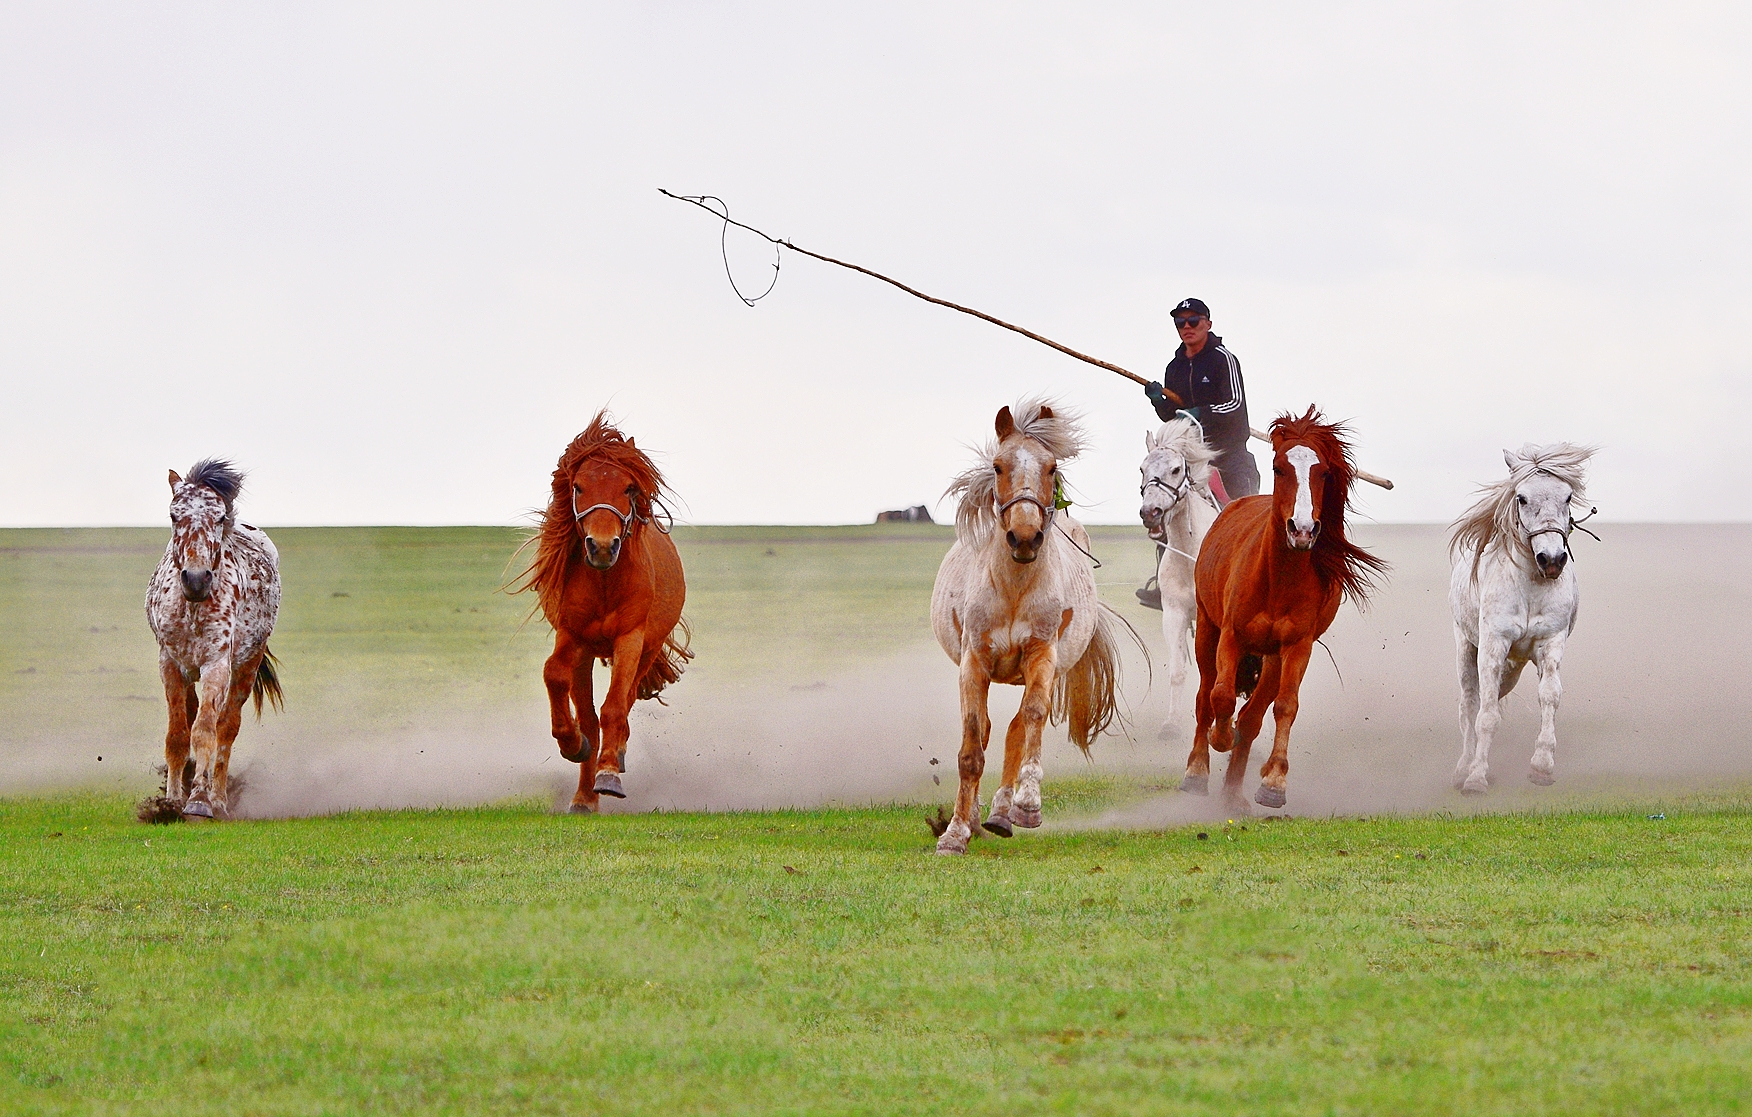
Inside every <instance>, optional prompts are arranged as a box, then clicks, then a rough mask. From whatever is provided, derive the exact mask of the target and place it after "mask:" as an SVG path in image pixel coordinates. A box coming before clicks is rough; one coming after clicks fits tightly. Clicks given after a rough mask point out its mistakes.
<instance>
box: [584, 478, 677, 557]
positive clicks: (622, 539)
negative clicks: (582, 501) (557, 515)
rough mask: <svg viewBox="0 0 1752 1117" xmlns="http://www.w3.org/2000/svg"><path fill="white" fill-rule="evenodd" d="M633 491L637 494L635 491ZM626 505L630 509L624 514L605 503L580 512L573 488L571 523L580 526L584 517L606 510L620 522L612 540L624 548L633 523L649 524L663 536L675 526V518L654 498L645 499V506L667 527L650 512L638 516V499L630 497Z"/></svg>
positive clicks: (629, 536) (630, 535) (630, 534)
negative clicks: (664, 520) (660, 516)
mask: <svg viewBox="0 0 1752 1117" xmlns="http://www.w3.org/2000/svg"><path fill="white" fill-rule="evenodd" d="M634 491H635V492H637V490H634ZM627 503H628V504H629V505H631V507H630V508H629V509H628V510H627V511H626V512H622V511H621V510H620V509H619V508H616V507H615V506H614V505H612V504H607V503H603V504H592V505H591V506H590V507H588V508H586V509H584V510H583V511H582V512H580V511H579V510H578V490H577V489H576V488H574V489H573V490H572V523H573V524H579V525H581V524H583V522H584V517H585V516H588V515H590V513H592V512H595V511H597V510H599V509H603V510H607V511H608V512H610V513H612V514H613V515H614V518H615V519H617V520H619V521H620V530H619V531H618V532H616V533H615V536H614V540H615V542H616V543H619V544H621V545H622V546H625V545H626V541H627V540H628V539H629V538H631V537H632V534H633V525H634V524H635V523H639V524H650V525H651V526H652V527H654V528H656V529H657V530H658V531H660V532H662V533H663V534H664V535H668V534H669V529H670V528H672V527H674V526H675V517H674V516H673V515H671V514H670V511H669V509H667V508H665V507H663V504H662V502H661V501H659V500H657V499H656V498H655V497H647V498H646V499H645V506H646V507H647V508H650V509H655V510H658V511H661V512H662V513H663V515H664V516H665V517H666V518H667V519H668V520H669V523H668V524H667V525H666V524H664V522H663V521H662V520H659V519H658V518H657V517H656V516H655V515H653V514H652V513H651V512H647V513H646V514H645V515H643V516H641V515H639V498H638V497H637V496H632V497H630V498H629V499H628V500H627Z"/></svg>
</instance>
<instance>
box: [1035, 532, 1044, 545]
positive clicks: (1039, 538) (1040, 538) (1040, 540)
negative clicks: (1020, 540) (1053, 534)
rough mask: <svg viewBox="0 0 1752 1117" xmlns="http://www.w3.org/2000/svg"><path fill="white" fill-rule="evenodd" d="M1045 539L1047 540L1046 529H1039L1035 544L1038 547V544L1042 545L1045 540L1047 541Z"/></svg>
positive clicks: (1036, 533)
mask: <svg viewBox="0 0 1752 1117" xmlns="http://www.w3.org/2000/svg"><path fill="white" fill-rule="evenodd" d="M1045 541H1046V532H1044V531H1037V532H1035V533H1034V545H1035V546H1036V547H1038V546H1040V545H1041V543H1043V542H1045Z"/></svg>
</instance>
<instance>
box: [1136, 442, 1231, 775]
mask: <svg viewBox="0 0 1752 1117" xmlns="http://www.w3.org/2000/svg"><path fill="white" fill-rule="evenodd" d="M1216 456H1217V452H1216V450H1214V449H1212V448H1211V447H1209V446H1207V445H1206V444H1205V441H1204V433H1203V431H1201V430H1200V429H1199V426H1198V424H1197V423H1195V422H1193V421H1192V420H1191V419H1172V420H1170V421H1168V422H1166V423H1163V424H1162V426H1161V427H1160V428H1159V429H1158V430H1157V431H1156V432H1155V433H1154V434H1150V433H1146V434H1145V435H1144V462H1143V465H1141V466H1139V467H1138V471H1139V472H1140V473H1141V474H1143V483H1142V484H1141V485H1140V486H1139V489H1138V495H1139V496H1141V497H1142V498H1143V507H1142V508H1140V509H1139V510H1138V515H1139V517H1140V518H1141V519H1142V520H1143V522H1144V530H1145V531H1147V532H1148V533H1149V535H1150V538H1151V539H1153V540H1155V541H1156V545H1157V548H1158V551H1159V554H1158V555H1157V556H1156V585H1157V586H1158V587H1159V588H1160V591H1161V595H1162V638H1163V639H1164V640H1165V641H1166V642H1167V644H1168V717H1167V719H1166V720H1164V721H1163V722H1162V729H1161V732H1160V734H1159V736H1160V737H1161V739H1162V740H1165V741H1166V740H1171V739H1172V738H1173V737H1174V736H1175V734H1176V732H1177V731H1180V730H1181V726H1180V717H1181V706H1180V692H1181V688H1182V687H1183V686H1184V685H1185V684H1186V667H1187V664H1188V663H1190V662H1191V661H1192V655H1191V650H1190V648H1189V639H1188V638H1189V637H1190V636H1191V635H1192V622H1193V617H1194V616H1195V615H1196V613H1197V611H1198V610H1197V603H1196V600H1195V598H1196V588H1197V587H1196V584H1195V582H1194V578H1193V567H1194V564H1195V563H1197V562H1198V549H1199V547H1200V546H1201V545H1202V544H1203V543H1204V538H1205V533H1206V532H1208V531H1209V530H1210V527H1211V523H1212V521H1214V520H1215V519H1216V518H1217V512H1218V504H1217V498H1216V497H1215V496H1214V495H1213V494H1212V492H1211V474H1212V471H1211V460H1212V459H1213V458H1215V457H1216Z"/></svg>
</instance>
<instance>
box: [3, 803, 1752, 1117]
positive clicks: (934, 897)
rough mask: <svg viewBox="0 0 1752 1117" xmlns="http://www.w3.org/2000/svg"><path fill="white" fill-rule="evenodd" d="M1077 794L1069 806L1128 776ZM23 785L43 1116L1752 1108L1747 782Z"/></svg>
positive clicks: (15, 945) (9, 964) (12, 995)
mask: <svg viewBox="0 0 1752 1117" xmlns="http://www.w3.org/2000/svg"><path fill="white" fill-rule="evenodd" d="M1122 791H1123V789H1122V788H1115V787H1113V786H1109V785H1101V784H1091V783H1083V784H1070V785H1064V784H1061V785H1058V786H1055V787H1049V790H1048V802H1047V806H1048V810H1049V813H1053V814H1056V815H1061V816H1062V815H1063V814H1064V813H1066V812H1073V811H1076V810H1078V809H1083V810H1089V809H1092V808H1094V807H1096V806H1098V805H1099V803H1100V802H1101V801H1102V800H1104V799H1106V798H1110V797H1112V796H1113V795H1115V794H1118V793H1120V792H1122ZM126 806H127V804H126V802H125V801H121V800H117V799H113V798H103V797H70V798H56V799H32V800H12V801H8V802H0V844H3V845H4V848H5V849H6V851H7V852H6V855H5V857H4V860H3V862H0V878H3V883H0V897H3V899H0V927H3V933H0V941H4V942H5V943H6V944H7V949H6V951H5V955H4V959H3V960H0V1067H3V1068H4V1073H3V1074H0V1108H4V1109H5V1110H6V1111H8V1112H20V1113H147V1112H166V1111H174V1112H178V1113H184V1114H203V1113H214V1114H220V1113H225V1114H237V1113H259V1114H317V1113H362V1112H385V1113H398V1112H399V1113H486V1112H536V1113H574V1112H598V1111H600V1112H615V1113H666V1114H674V1113H848V1114H849V1113H871V1114H876V1113H896V1112H913V1113H916V1112H929V1111H933V1110H952V1111H955V1112H964V1113H970V1114H1004V1113H1015V1112H1062V1113H1079V1114H1120V1113H1189V1114H1205V1113H1211V1114H1217V1113H1223V1114H1229V1113H1250V1114H1267V1113H1315V1114H1320V1113H1443V1114H1446V1113H1452V1114H1490V1113H1502V1114H1523V1113H1578V1114H1583V1113H1585V1114H1599V1113H1731V1112H1740V1111H1743V1109H1744V1106H1745V1104H1746V1102H1747V1099H1748V1097H1752V1070H1749V1067H1752V988H1749V986H1748V984H1747V976H1748V963H1749V961H1752V943H1749V942H1748V939H1747V924H1746V916H1747V910H1748V906H1749V905H1752V892H1749V885H1752V870H1749V869H1748V864H1749V861H1748V854H1752V826H1749V825H1748V815H1747V814H1746V813H1745V812H1744V810H1743V809H1742V808H1743V804H1737V803H1729V804H1719V805H1717V806H1716V807H1713V808H1711V807H1708V806H1704V805H1698V806H1694V807H1693V808H1692V809H1689V810H1680V809H1677V808H1673V809H1669V810H1667V811H1665V812H1664V813H1665V814H1666V817H1665V818H1662V819H1650V818H1648V817H1646V816H1645V814H1643V813H1640V812H1638V813H1616V814H1593V813H1573V814H1563V815H1552V816H1543V817H1536V816H1486V817H1477V818H1469V819H1463V820H1454V819H1441V818H1409V819H1383V820H1360V821H1310V820H1293V821H1285V822H1272V823H1261V822H1247V823H1239V824H1237V825H1235V826H1232V827H1210V828H1208V829H1207V830H1206V833H1207V834H1208V838H1206V839H1204V840H1201V839H1200V837H1199V836H1198V834H1197V833H1195V832H1194V830H1193V829H1179V830H1170V831H1167V832H1163V833H1135V832H1132V833H1126V832H1109V831H1101V830H1092V831H1085V832H1068V833H1056V834H1040V835H1030V836H1028V837H1026V838H1018V839H1016V840H1013V841H1010V842H1006V843H999V842H997V841H995V840H986V841H982V842H977V843H975V846H974V852H973V855H971V856H969V857H968V858H966V859H963V860H944V859H939V858H934V857H932V856H931V855H930V854H929V853H928V852H927V850H928V849H929V847H930V843H929V840H928V837H927V835H926V831H925V828H924V826H923V825H922V824H921V822H920V820H919V815H918V812H917V811H915V810H910V809H890V810H869V811H858V812H834V811H827V812H811V813H786V812H777V813H764V814H732V815H716V816H708V815H679V816H672V815H661V814H656V815H652V814H647V815H638V816H623V817H616V818H608V817H599V818H585V819H579V818H568V817H563V816H554V815H551V814H548V813H547V812H546V811H545V810H543V809H541V808H540V807H538V806H536V805H527V806H525V805H509V806H504V807H499V808H492V809H481V810H473V811H450V812H445V811H435V812H399V813H380V814H367V815H352V816H336V817H329V818H319V819H305V820H292V821H283V822H259V823H245V824H232V825H224V826H205V827H195V826H179V827H168V828H147V827H143V826H139V825H137V824H133V823H130V822H128V821H126Z"/></svg>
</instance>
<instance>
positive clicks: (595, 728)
mask: <svg viewBox="0 0 1752 1117" xmlns="http://www.w3.org/2000/svg"><path fill="white" fill-rule="evenodd" d="M595 663H596V661H595V660H594V659H592V658H591V657H590V656H587V655H581V656H579V657H578V661H577V663H576V664H575V665H574V666H573V668H572V705H573V706H574V707H576V709H577V711H578V730H579V732H580V733H581V734H582V738H581V739H582V741H583V745H582V747H583V750H584V755H583V758H582V759H581V760H580V762H579V764H578V790H577V791H574V792H573V793H572V804H571V806H569V807H567V808H566V812H567V813H568V814H595V813H596V812H597V810H598V809H599V808H600V807H601V805H602V796H600V795H598V794H597V793H596V758H597V756H598V755H599V754H600V753H601V751H602V723H601V722H599V721H597V720H596V690H595V682H596V681H595V679H594V678H593V677H592V676H593V674H594V671H593V668H594V666H595Z"/></svg>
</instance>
